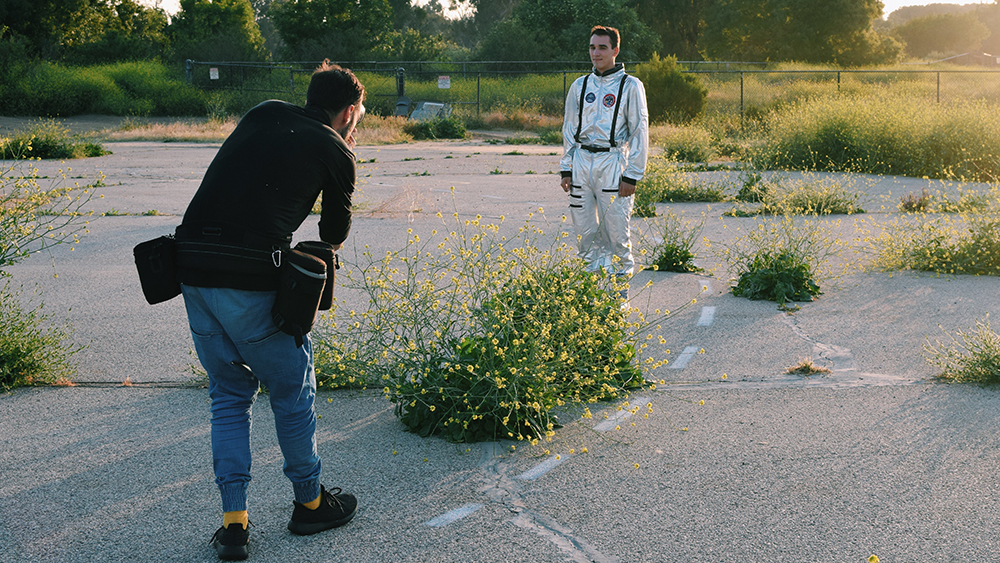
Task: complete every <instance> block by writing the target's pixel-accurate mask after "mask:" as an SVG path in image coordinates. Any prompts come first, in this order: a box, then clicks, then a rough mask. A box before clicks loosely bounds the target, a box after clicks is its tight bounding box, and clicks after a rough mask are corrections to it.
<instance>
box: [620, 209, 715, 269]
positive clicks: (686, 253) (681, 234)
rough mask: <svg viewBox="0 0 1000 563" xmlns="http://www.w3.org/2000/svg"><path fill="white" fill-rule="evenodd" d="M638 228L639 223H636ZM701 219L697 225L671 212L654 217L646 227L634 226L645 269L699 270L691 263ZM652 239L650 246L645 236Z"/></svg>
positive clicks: (700, 229) (702, 225) (703, 223)
mask: <svg viewBox="0 0 1000 563" xmlns="http://www.w3.org/2000/svg"><path fill="white" fill-rule="evenodd" d="M636 226H637V227H639V225H636ZM704 226H705V221H704V220H702V221H701V222H700V223H698V224H697V225H695V224H694V222H693V221H691V220H682V219H681V218H680V217H677V216H676V215H674V214H672V213H671V214H668V215H666V216H663V217H655V218H654V219H653V220H652V221H650V222H649V224H648V226H647V227H639V228H637V229H636V230H637V237H636V238H637V239H638V241H637V242H638V244H636V246H637V247H638V248H639V255H640V256H643V257H645V259H646V268H647V269H651V270H656V271H660V272H700V271H701V268H699V267H697V266H695V265H694V258H695V253H694V250H693V249H694V243H695V241H696V240H697V238H698V235H699V234H701V231H702V228H703V227H704ZM650 238H652V240H653V244H652V247H651V248H648V249H647V248H645V247H646V246H647V239H650Z"/></svg>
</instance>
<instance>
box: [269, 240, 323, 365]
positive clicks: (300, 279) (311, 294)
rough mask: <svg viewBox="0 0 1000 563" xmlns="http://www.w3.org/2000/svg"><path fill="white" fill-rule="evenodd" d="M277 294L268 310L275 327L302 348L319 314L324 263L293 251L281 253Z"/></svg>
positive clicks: (303, 253) (308, 255)
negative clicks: (292, 337)
mask: <svg viewBox="0 0 1000 563" xmlns="http://www.w3.org/2000/svg"><path fill="white" fill-rule="evenodd" d="M282 256H283V259H282V264H281V274H280V276H279V280H278V294H277V296H276V298H275V300H274V307H272V308H271V319H272V320H273V321H274V324H275V326H277V327H278V329H280V330H281V332H284V333H285V334H290V335H292V336H294V337H295V341H296V343H297V344H298V345H299V346H301V345H302V337H303V336H305V335H306V334H309V331H310V330H312V325H313V323H314V322H316V315H317V314H318V313H319V301H320V298H321V297H322V295H323V287H324V286H325V285H326V263H325V262H323V261H322V260H320V259H319V258H316V257H315V256H312V255H311V254H307V253H305V252H301V251H298V250H295V249H290V250H285V251H284V252H282Z"/></svg>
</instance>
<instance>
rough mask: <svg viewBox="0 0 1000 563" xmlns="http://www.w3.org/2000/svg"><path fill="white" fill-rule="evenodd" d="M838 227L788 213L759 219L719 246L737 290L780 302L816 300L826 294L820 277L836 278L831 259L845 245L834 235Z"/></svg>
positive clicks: (720, 255) (739, 292)
mask: <svg viewBox="0 0 1000 563" xmlns="http://www.w3.org/2000/svg"><path fill="white" fill-rule="evenodd" d="M836 225H837V224H833V225H831V224H830V223H827V222H823V221H817V220H815V219H805V220H798V221H797V220H795V219H794V218H793V217H791V216H789V215H784V216H781V217H776V218H769V217H765V218H759V219H756V220H755V221H754V225H753V228H748V229H747V230H746V231H744V232H743V233H742V234H738V235H737V236H736V237H735V238H734V239H733V240H731V241H729V242H725V243H721V244H719V245H718V248H719V250H718V251H717V252H718V254H719V257H720V258H721V259H722V260H723V262H725V263H727V264H728V265H729V269H730V272H731V273H732V274H733V275H734V277H735V279H736V285H735V286H734V287H733V288H732V291H733V294H734V295H738V296H742V297H747V298H748V299H766V300H769V301H775V302H777V303H778V304H780V305H784V304H785V303H787V302H789V301H812V299H813V297H815V296H817V295H819V294H820V293H822V292H821V290H820V285H819V281H820V280H822V279H824V278H828V277H833V276H832V270H831V267H830V262H829V261H830V259H831V258H833V257H834V256H838V255H839V254H840V253H841V251H842V249H843V246H844V245H843V242H842V241H840V240H839V239H838V238H836V237H835V236H834V235H833V228H832V227H834V226H836ZM709 244H710V246H711V244H712V243H709Z"/></svg>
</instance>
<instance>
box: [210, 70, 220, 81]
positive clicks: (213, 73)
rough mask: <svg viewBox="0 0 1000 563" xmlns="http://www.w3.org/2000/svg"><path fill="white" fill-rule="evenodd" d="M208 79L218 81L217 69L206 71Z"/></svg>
mask: <svg viewBox="0 0 1000 563" xmlns="http://www.w3.org/2000/svg"><path fill="white" fill-rule="evenodd" d="M208 78H209V79H210V80H218V79H219V69H217V68H210V69H208Z"/></svg>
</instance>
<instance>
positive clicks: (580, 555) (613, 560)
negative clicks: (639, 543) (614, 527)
mask: <svg viewBox="0 0 1000 563" xmlns="http://www.w3.org/2000/svg"><path fill="white" fill-rule="evenodd" d="M504 451H506V448H504V447H503V445H501V444H500V443H498V442H489V443H484V444H483V445H482V454H481V456H480V460H479V467H480V469H482V470H483V473H484V479H485V480H486V482H487V483H486V484H485V485H484V486H483V487H481V488H480V489H479V491H480V492H481V493H483V494H485V495H486V497H487V498H488V499H489V500H490V502H493V503H496V504H500V505H503V506H504V507H505V508H506V509H507V510H509V511H510V512H511V513H512V514H514V515H515V516H514V520H513V523H514V525H515V526H517V527H519V528H523V529H525V530H531V531H533V532H535V533H536V534H538V535H539V536H541V537H543V538H545V539H547V540H549V541H550V542H552V543H553V544H554V545H555V546H556V547H557V548H559V550H560V551H562V552H563V553H565V554H566V555H567V556H569V560H570V561H574V562H577V563H618V562H619V561H620V560H619V559H618V558H617V557H611V556H608V555H604V554H603V553H601V552H600V551H598V550H597V548H595V547H594V546H592V545H590V543H588V542H587V541H586V540H584V539H583V538H580V537H578V536H577V535H576V534H574V533H573V530H571V529H570V528H567V527H566V526H563V525H562V524H560V523H559V522H557V521H556V520H555V519H553V518H551V517H550V516H546V515H544V514H540V513H538V512H535V511H534V510H530V509H529V508H528V507H527V505H526V504H525V502H524V499H523V498H521V494H520V491H521V486H520V485H519V484H518V483H516V482H515V481H514V479H512V478H511V477H510V476H508V475H507V467H506V465H505V464H504V463H503V462H502V461H501V460H500V458H499V457H498V454H500V453H502V452H504Z"/></svg>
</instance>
